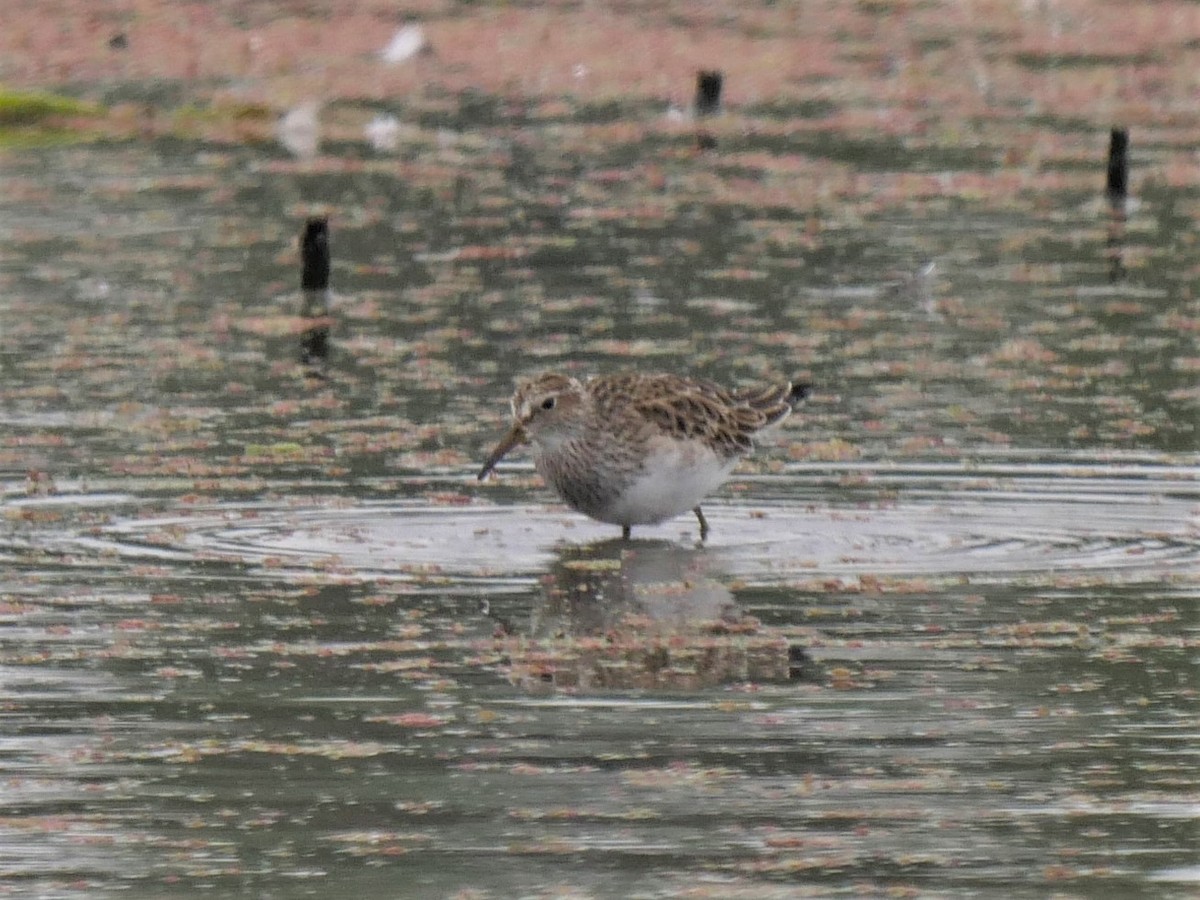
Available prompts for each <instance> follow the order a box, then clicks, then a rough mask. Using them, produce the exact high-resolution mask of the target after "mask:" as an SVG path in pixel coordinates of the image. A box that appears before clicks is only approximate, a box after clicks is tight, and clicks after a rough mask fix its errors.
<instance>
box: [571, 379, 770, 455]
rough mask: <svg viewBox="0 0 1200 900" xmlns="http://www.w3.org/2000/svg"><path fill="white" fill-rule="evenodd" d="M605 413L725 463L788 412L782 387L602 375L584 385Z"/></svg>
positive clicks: (750, 448)
mask: <svg viewBox="0 0 1200 900" xmlns="http://www.w3.org/2000/svg"><path fill="white" fill-rule="evenodd" d="M588 390H589V391H590V392H591V394H592V397H593V400H594V401H595V402H596V404H597V405H598V406H599V407H600V408H601V409H603V410H604V411H605V412H606V413H608V414H609V415H610V416H611V415H619V414H618V413H617V410H618V408H619V407H632V411H633V412H636V413H637V415H638V416H639V417H640V418H641V419H642V420H643V421H644V422H645V423H646V424H647V425H648V426H649V427H650V428H652V429H656V430H657V431H658V432H660V433H662V434H667V435H670V436H671V437H675V438H679V439H684V440H697V439H698V440H702V441H703V442H704V443H706V444H707V445H708V446H709V447H711V448H712V449H713V450H714V451H715V452H716V453H718V454H720V455H721V456H725V457H733V456H744V455H745V454H747V453H749V452H750V451H751V450H753V449H754V441H753V437H754V433H755V432H757V431H759V430H760V429H762V428H765V427H766V426H767V425H770V424H771V423H772V422H776V421H778V420H779V419H781V418H783V417H784V416H785V415H786V414H787V413H788V412H790V411H791V404H790V402H789V397H790V396H791V390H792V387H791V385H790V384H788V383H787V382H782V383H780V384H776V385H771V386H768V387H763V388H757V389H754V390H750V391H744V392H737V393H734V392H731V391H728V390H726V389H725V388H723V387H721V386H720V385H718V384H714V383H713V382H711V381H704V380H700V379H693V378H683V377H681V376H679V375H642V374H638V373H629V374H624V375H608V376H602V377H600V378H596V379H593V380H592V381H590V382H588Z"/></svg>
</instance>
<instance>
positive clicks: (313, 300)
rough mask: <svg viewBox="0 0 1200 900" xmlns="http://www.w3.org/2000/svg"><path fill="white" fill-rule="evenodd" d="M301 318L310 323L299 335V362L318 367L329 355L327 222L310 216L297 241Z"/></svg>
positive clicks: (324, 219)
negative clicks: (301, 296)
mask: <svg viewBox="0 0 1200 900" xmlns="http://www.w3.org/2000/svg"><path fill="white" fill-rule="evenodd" d="M300 265H301V271H300V291H301V293H302V294H303V296H304V301H303V302H304V305H303V307H302V308H301V310H300V315H301V316H303V317H304V318H306V319H309V320H311V321H310V322H309V327H308V328H306V329H305V330H304V332H303V333H302V334H301V335H300V362H302V363H303V364H304V365H306V366H318V365H319V364H320V363H322V362H324V360H325V358H326V357H327V356H328V355H329V321H328V319H327V318H326V317H327V316H328V315H329V220H328V219H326V218H325V217H324V216H313V217H312V218H310V219H309V220H308V222H306V223H305V225H304V233H303V234H302V235H301V237H300Z"/></svg>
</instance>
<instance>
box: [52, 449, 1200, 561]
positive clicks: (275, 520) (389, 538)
mask: <svg viewBox="0 0 1200 900" xmlns="http://www.w3.org/2000/svg"><path fill="white" fill-rule="evenodd" d="M860 474H861V473H860ZM828 475H829V473H828V470H824V471H823V472H822V474H821V476H820V478H817V477H816V475H815V470H809V471H807V472H805V471H798V472H794V473H789V474H788V475H786V476H773V477H770V478H763V479H758V480H756V481H754V482H752V483H751V484H750V485H748V489H747V490H745V491H743V492H741V493H739V494H736V495H734V496H735V497H736V498H737V499H736V502H731V501H730V500H729V496H730V495H729V494H725V495H723V496H722V497H720V498H717V499H715V500H714V502H713V503H712V504H710V505H708V506H707V510H708V513H707V515H708V518H709V520H710V522H711V524H712V526H713V534H712V536H711V538H710V541H709V543H708V548H709V550H710V552H712V553H714V554H715V555H717V556H718V558H720V559H721V560H722V561H723V564H724V567H725V568H726V569H727V570H728V571H729V573H730V574H732V575H737V576H738V577H741V578H749V579H753V580H775V579H778V578H780V577H787V576H795V575H797V574H808V575H814V574H833V575H854V574H865V573H871V574H884V575H887V574H905V575H930V576H937V575H951V576H954V575H969V576H972V577H976V578H985V579H986V578H1002V577H1003V578H1010V577H1013V576H1022V575H1029V574H1037V573H1058V572H1075V571H1083V572H1087V571H1096V572H1099V571H1109V572H1113V573H1119V576H1120V577H1121V578H1122V579H1123V580H1150V579H1160V578H1164V577H1178V576H1181V575H1194V574H1196V573H1197V572H1200V527H1198V516H1197V510H1198V509H1200V505H1198V501H1200V496H1198V493H1200V492H1198V489H1197V485H1196V483H1195V482H1194V481H1192V480H1189V477H1188V476H1189V475H1190V473H1188V472H1187V471H1186V470H1182V471H1181V470H1169V471H1167V470H1161V469H1154V468H1145V467H1127V468H1124V469H1122V470H1121V471H1120V472H1114V471H1112V470H1108V469H1106V470H1103V471H1086V472H1084V471H1079V470H1077V469H1071V468H1062V469H1051V470H1047V469H1046V468H1045V467H1036V468H1035V467H1030V468H1029V469H1025V470H1022V469H1014V468H1013V467H1007V468H1003V469H1001V468H995V469H991V470H972V471H970V472H969V473H965V472H963V471H961V470H949V469H941V470H924V471H917V470H909V471H907V472H898V471H893V470H886V471H885V470H875V471H873V472H872V473H871V475H872V478H873V479H875V480H876V481H878V482H881V483H882V487H883V488H884V489H885V491H886V494H887V499H886V500H880V499H879V496H878V495H879V493H880V492H879V491H878V490H876V492H875V493H876V496H875V497H874V498H872V499H864V500H862V502H861V503H858V504H855V503H853V502H847V497H846V494H847V491H845V490H842V489H839V488H838V487H836V486H829V484H828ZM844 477H845V473H843V474H842V478H843V479H844ZM614 531H615V529H614V528H612V527H610V526H605V525H602V524H599V523H596V522H592V521H590V520H588V519H585V518H584V517H582V516H579V515H576V514H575V513H572V512H570V511H569V510H566V509H564V508H562V507H561V506H558V505H556V504H545V505H529V504H522V505H510V506H496V505H485V504H484V503H483V502H477V503H473V504H470V505H466V506H455V507H448V508H437V507H430V506H427V505H414V504H402V503H362V504H356V505H350V506H346V505H341V506H338V507H329V506H312V505H295V504H285V505H262V504H253V505H221V506H219V507H209V508H207V509H197V510H193V511H189V512H187V513H186V514H179V515H174V516H168V517H160V518H152V519H142V518H139V519H125V520H121V521H118V522H116V523H115V524H113V525H110V526H108V527H106V528H105V529H103V530H102V531H101V533H99V534H98V535H91V536H87V537H83V538H75V539H74V540H75V541H77V542H80V543H83V544H84V545H85V546H86V547H88V548H90V549H91V550H96V551H104V552H109V553H116V554H117V555H120V556H123V557H126V558H130V557H132V558H147V559H157V560H164V561H165V560H174V561H176V562H188V561H224V562H229V563H238V564H243V565H250V566H268V567H270V568H271V569H272V570H273V571H274V572H275V574H279V573H280V572H286V571H287V570H290V569H303V570H309V571H311V570H312V569H313V568H314V567H320V568H335V569H336V570H337V571H338V572H339V573H340V574H342V575H347V576H350V577H356V576H357V577H363V578H370V577H377V576H379V575H388V574H395V573H397V572H404V571H411V570H414V569H418V570H424V571H428V570H429V569H433V568H436V570H437V571H438V572H439V573H441V574H443V575H445V576H447V577H451V578H453V577H465V578H472V579H475V578H480V577H501V578H503V577H528V576H529V575H531V574H534V573H537V572H538V571H540V570H541V569H543V568H544V567H545V565H546V564H547V562H548V561H550V560H552V559H553V557H554V553H555V548H556V547H558V546H561V545H562V544H563V543H564V542H566V543H568V544H581V543H588V542H592V541H597V540H604V539H609V538H612V537H614ZM635 536H640V537H654V538H658V539H662V538H664V537H665V538H676V537H678V538H679V539H680V540H684V541H691V540H694V539H695V528H694V523H693V522H692V521H691V519H690V517H686V516H685V517H680V518H679V519H677V520H675V521H672V522H669V523H667V524H665V525H662V526H659V527H657V528H645V529H638V530H636V531H635Z"/></svg>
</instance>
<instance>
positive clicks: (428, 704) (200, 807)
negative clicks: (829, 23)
mask: <svg viewBox="0 0 1200 900" xmlns="http://www.w3.org/2000/svg"><path fill="white" fill-rule="evenodd" d="M506 102H507V103H508V105H507V106H506V105H505V104H504V103H500V102H499V101H497V102H496V103H494V104H492V103H491V102H490V101H488V100H487V98H486V97H481V96H480V95H477V94H468V95H463V96H462V97H460V98H457V99H455V98H450V99H447V100H446V101H445V102H444V103H442V107H441V112H438V113H436V114H435V113H434V112H427V113H425V114H424V118H421V117H419V116H414V118H415V121H414V122H413V123H412V125H411V130H410V131H407V132H405V136H404V140H403V142H402V143H401V145H400V147H399V148H398V149H397V151H396V153H395V155H390V156H382V155H378V154H374V153H372V152H371V151H370V150H369V149H368V148H367V147H366V145H365V144H364V143H361V142H354V141H349V140H347V141H346V142H345V143H343V144H340V145H334V146H331V147H327V148H326V150H325V153H324V154H323V155H321V156H319V157H318V158H317V159H316V160H314V161H311V162H293V161H291V160H290V159H288V158H286V157H285V156H284V155H283V154H282V151H277V150H276V149H274V148H273V147H268V146H252V147H240V146H236V145H227V144H212V145H209V144H204V143H202V142H199V141H189V140H185V139H182V138H172V139H161V140H155V141H131V142H121V143H115V144H108V145H105V144H100V145H92V146H84V147H63V148H57V149H39V150H37V151H36V152H19V151H6V152H5V153H4V154H3V156H2V157H0V182H2V190H0V328H2V340H0V514H2V515H0V679H2V684H3V693H2V697H3V701H2V705H0V784H2V785H3V788H4V789H3V795H2V798H3V799H2V800H0V804H2V806H0V894H4V895H6V896H8V895H14V896H25V895H28V896H38V897H99V896H110V895H111V896H121V897H162V896H172V897H190V896H207V897H211V896H254V897H293V896H296V897H299V896H321V897H326V896H353V895H357V896H362V897H430V898H437V897H472V898H474V897H494V898H501V897H559V896H571V897H597V898H601V897H603V898H632V897H638V898H651V897H714V898H738V897H753V898H755V900H764V898H775V897H786V898H793V897H827V896H887V897H908V896H914V897H916V896H920V897H926V896H935V897H936V896H943V897H956V898H957V897H964V896H974V897H994V898H1016V897H1030V898H1033V897H1046V896H1062V897H1114V898H1117V897H1121V898H1126V897H1140V896H1145V897H1156V898H1183V897H1190V896H1194V895H1195V892H1196V890H1197V885H1198V882H1200V870H1198V869H1197V858H1196V846H1197V844H1196V834H1197V819H1198V818H1200V792H1198V781H1200V779H1198V776H1197V772H1198V763H1200V760H1198V758H1197V749H1196V748H1197V746H1200V729H1198V727H1197V712H1198V710H1200V697H1198V695H1197V688H1198V686H1197V682H1196V654H1197V641H1198V631H1200V629H1198V617H1200V613H1198V606H1197V602H1198V600H1200V587H1198V578H1200V519H1198V512H1200V484H1198V483H1197V474H1198V467H1197V464H1198V457H1197V444H1198V440H1197V434H1196V423H1197V418H1198V416H1197V412H1198V410H1197V407H1198V405H1200V391H1198V389H1197V375H1198V373H1200V357H1198V356H1197V350H1196V338H1197V333H1198V332H1200V308H1198V306H1197V300H1196V297H1197V296H1200V274H1198V273H1197V269H1196V266H1195V259H1194V256H1195V252H1194V251H1195V245H1196V236H1197V232H1196V228H1195V225H1194V222H1193V219H1194V214H1195V211H1196V210H1197V208H1200V207H1198V199H1200V184H1197V183H1195V182H1193V181H1188V180H1187V179H1186V178H1184V177H1182V176H1180V174H1179V168H1178V165H1177V163H1178V161H1179V160H1180V159H1181V158H1184V157H1185V156H1186V155H1187V154H1191V153H1193V152H1194V151H1193V149H1192V148H1193V147H1194V140H1193V139H1192V138H1191V137H1189V136H1188V135H1186V134H1183V133H1180V134H1178V135H1174V134H1163V133H1160V134H1158V135H1156V136H1155V138H1154V140H1153V141H1152V142H1149V143H1144V142H1142V141H1141V136H1140V135H1139V134H1138V133H1137V132H1136V131H1135V132H1134V146H1135V149H1136V152H1135V160H1136V168H1135V174H1137V175H1138V178H1137V181H1136V183H1137V186H1138V191H1137V193H1138V198H1137V200H1138V203H1137V205H1136V206H1133V207H1131V208H1130V209H1129V210H1128V211H1127V212H1125V213H1122V214H1121V215H1119V216H1118V215H1114V214H1113V213H1112V211H1111V210H1110V209H1109V206H1108V205H1107V204H1106V203H1105V202H1104V201H1103V200H1102V198H1101V195H1100V189H1101V186H1102V184H1103V169H1102V159H1103V152H1104V148H1105V141H1106V139H1107V134H1106V133H1105V132H1102V131H1096V130H1094V129H1090V128H1085V127H1082V126H1080V125H1079V124H1078V123H1070V122H1062V121H1058V122H1045V121H1034V120H1030V121H1029V122H1026V123H1023V124H1021V125H1019V132H1020V134H1021V135H1022V139H1023V140H1024V141H1026V143H1029V142H1033V143H1036V142H1037V141H1038V140H1040V138H1039V135H1047V136H1053V140H1052V141H1051V140H1050V138H1049V137H1047V138H1046V141H1047V147H1056V148H1060V150H1061V152H1059V153H1058V154H1057V155H1056V153H1055V152H1051V151H1049V150H1047V152H1046V153H1045V154H1044V156H1043V157H1042V158H1041V159H1040V161H1039V162H1038V164H1037V166H1036V167H1034V169H1033V170H1031V169H1029V168H1021V170H1020V171H1021V172H1023V173H1024V174H1023V175H1022V176H1021V177H1019V178H1012V177H1010V176H1011V174H1012V172H1013V169H1012V168H1011V166H1010V163H1009V161H1008V160H1007V159H1006V156H1005V148H1004V146H1003V143H1002V142H1001V139H1000V132H999V131H996V132H987V131H986V129H984V130H983V132H981V134H980V135H979V136H977V138H976V139H974V140H971V141H966V142H962V143H959V144H955V143H954V142H953V141H952V140H949V139H946V140H944V141H943V145H944V146H943V147H941V148H939V147H938V146H936V145H933V146H931V145H929V144H921V145H920V146H916V145H910V144H906V143H905V141H903V140H900V139H897V138H894V137H887V136H874V135H873V133H872V132H871V131H869V130H864V131H862V132H859V133H856V134H852V135H850V136H847V134H846V132H845V130H844V128H843V127H842V125H838V126H837V127H835V126H833V125H830V126H829V127H828V128H822V127H821V126H820V120H821V116H822V115H824V114H825V113H824V112H823V111H822V110H821V109H819V108H813V109H787V108H776V107H773V106H769V105H766V106H762V107H758V108H752V109H749V110H743V111H741V112H740V113H738V114H737V115H734V116H733V117H732V118H726V119H722V120H719V121H718V122H717V123H716V124H714V126H713V127H714V130H715V133H716V134H717V147H716V149H715V150H710V151H707V152H700V151H698V150H697V149H696V147H695V134H694V132H693V130H692V129H691V127H690V126H683V125H677V124H667V123H666V120H665V119H664V118H663V109H662V108H657V107H653V106H651V105H639V104H631V105H630V106H629V107H628V108H625V107H621V106H620V105H614V106H612V107H611V108H605V110H603V111H602V112H603V115H601V114H600V113H598V112H597V111H596V110H594V109H588V108H581V109H578V110H574V109H572V108H570V106H569V105H564V106H563V107H562V108H559V109H558V110H557V111H556V112H555V114H554V115H551V114H550V113H549V112H545V111H544V110H543V111H541V112H539V111H537V110H523V111H522V110H516V109H514V108H513V107H512V101H511V99H510V100H509V101H506ZM518 114H519V115H518ZM739 116H740V117H739ZM513 117H517V118H516V119H514V118H513ZM517 120H519V125H518V124H515V122H517ZM801 126H803V127H801ZM1173 166H1174V167H1175V168H1172V167H1173ZM1168 170H1169V171H1172V172H1173V173H1174V174H1173V175H1172V176H1171V180H1170V183H1168V179H1166V178H1165V177H1155V176H1154V175H1153V174H1145V173H1154V172H1159V173H1161V172H1163V171H1168ZM1143 175H1144V177H1142V176H1143ZM797 179H801V180H806V181H807V182H808V183H811V184H812V185H813V186H814V190H815V188H816V186H818V185H821V184H823V183H829V182H827V179H832V180H833V182H834V183H836V185H837V187H836V189H832V190H828V191H824V192H820V193H819V195H818V194H816V193H814V194H813V195H812V196H811V198H810V199H806V198H805V197H804V196H803V195H802V194H799V195H798V194H797V192H796V191H795V190H794V187H795V181H796V180H797ZM314 211H323V212H325V213H327V214H328V215H329V216H330V223H331V224H330V227H331V232H332V235H333V248H334V250H333V253H334V257H333V258H334V270H333V280H334V293H335V297H334V302H333V304H332V307H331V309H330V311H329V316H328V317H326V318H311V317H310V318H302V317H301V316H300V312H301V309H302V305H301V297H300V292H299V289H298V288H299V266H298V261H297V256H296V240H297V237H298V235H299V233H300V230H301V228H302V226H303V223H304V219H305V217H306V216H307V215H309V214H310V213H312V212H314ZM315 333H320V334H321V335H322V336H323V337H324V343H320V342H317V343H314V334H315ZM314 348H317V349H316V350H315V351H314ZM321 351H323V352H321ZM302 357H303V359H302ZM549 366H557V367H564V368H568V369H570V370H572V371H576V370H578V371H590V370H612V369H616V368H620V367H625V366H634V367H640V368H668V369H672V370H679V371H694V372H698V373H702V374H704V375H706V376H710V377H713V378H717V379H721V380H725V381H728V382H730V383H740V382H743V381H749V380H753V379H755V378H758V377H762V376H766V375H768V374H778V373H786V374H798V375H801V376H804V377H806V378H808V379H810V380H811V381H812V382H813V384H814V385H815V393H814V396H813V398H812V400H811V401H810V403H809V404H808V406H807V407H806V408H805V409H804V410H803V411H802V413H801V414H799V415H797V416H795V417H793V418H792V419H791V420H789V422H788V424H787V425H786V427H785V428H784V429H783V430H782V431H781V432H779V433H778V434H777V435H776V436H775V438H774V439H773V440H772V441H770V442H767V443H766V445H765V446H763V447H762V448H760V452H759V453H758V454H757V456H756V458H755V459H754V460H753V461H752V462H751V463H749V464H747V466H746V467H745V469H744V470H743V471H742V472H741V473H740V474H739V477H737V478H735V479H734V480H733V482H732V483H731V484H730V485H728V486H727V487H726V488H724V489H723V490H722V491H721V492H720V493H719V494H718V495H717V496H716V497H714V498H713V499H712V501H710V503H709V504H707V506H706V509H707V511H708V517H709V520H710V522H711V524H712V527H713V533H712V536H711V539H710V540H709V542H708V543H707V544H705V545H703V546H699V545H698V544H697V543H696V535H695V522H694V521H693V520H691V519H690V518H689V517H681V518H680V519H679V520H677V521H674V522H670V523H668V524H666V525H663V526H661V527H658V528H648V529H639V530H638V531H637V532H636V533H635V538H636V539H635V540H634V541H632V542H628V543H626V542H622V541H620V540H618V539H617V535H616V534H615V533H614V532H615V529H613V528H609V527H605V526H601V525H598V524H596V523H593V522H590V521H587V520H585V519H582V518H581V517H579V516H577V515H576V514H574V513H571V512H569V511H567V510H565V509H564V508H563V507H562V506H561V505H559V504H558V503H556V502H555V501H554V500H553V498H552V497H551V496H550V495H549V494H548V493H547V492H546V491H545V490H544V489H543V488H542V486H541V484H540V482H539V481H538V480H537V479H536V477H535V476H534V475H533V473H532V469H531V468H530V466H529V465H528V463H527V462H526V461H525V459H523V458H522V457H521V456H520V455H519V454H515V455H514V457H513V460H512V461H511V462H506V463H505V464H504V465H502V466H501V472H500V476H499V477H498V478H497V479H495V480H494V481H491V482H488V483H486V484H483V485H480V484H478V483H476V481H475V480H474V472H475V471H477V468H478V465H479V462H480V460H481V458H482V455H483V453H485V452H486V448H487V447H488V446H490V444H491V443H492V442H493V441H494V440H495V438H496V436H497V435H498V434H499V432H500V430H501V429H502V428H503V425H504V419H505V417H506V414H507V411H506V405H507V396H508V392H509V391H510V390H511V385H512V382H513V380H514V378H515V377H516V376H518V375H520V374H523V373H527V372H529V371H530V370H534V369H538V368H542V367H549Z"/></svg>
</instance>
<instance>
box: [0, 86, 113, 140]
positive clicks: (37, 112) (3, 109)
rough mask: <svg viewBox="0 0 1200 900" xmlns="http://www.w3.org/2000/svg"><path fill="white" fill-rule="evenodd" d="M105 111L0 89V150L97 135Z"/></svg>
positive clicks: (72, 101) (51, 96) (40, 94)
mask: <svg viewBox="0 0 1200 900" xmlns="http://www.w3.org/2000/svg"><path fill="white" fill-rule="evenodd" d="M103 112H104V110H103V108H102V107H100V106H98V105H96V104H94V103H88V102H86V101H84V100H77V99H75V98H74V97H67V96H64V95H62V94H54V93H49V92H46V91H10V90H5V89H3V88H0V147H8V148H17V149H23V148H30V147H45V146H52V145H61V144H71V143H76V142H79V141H87V140H93V139H94V138H96V137H97V136H98V134H97V132H96V130H95V127H94V123H95V121H96V120H97V119H99V117H100V116H101V115H103Z"/></svg>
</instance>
